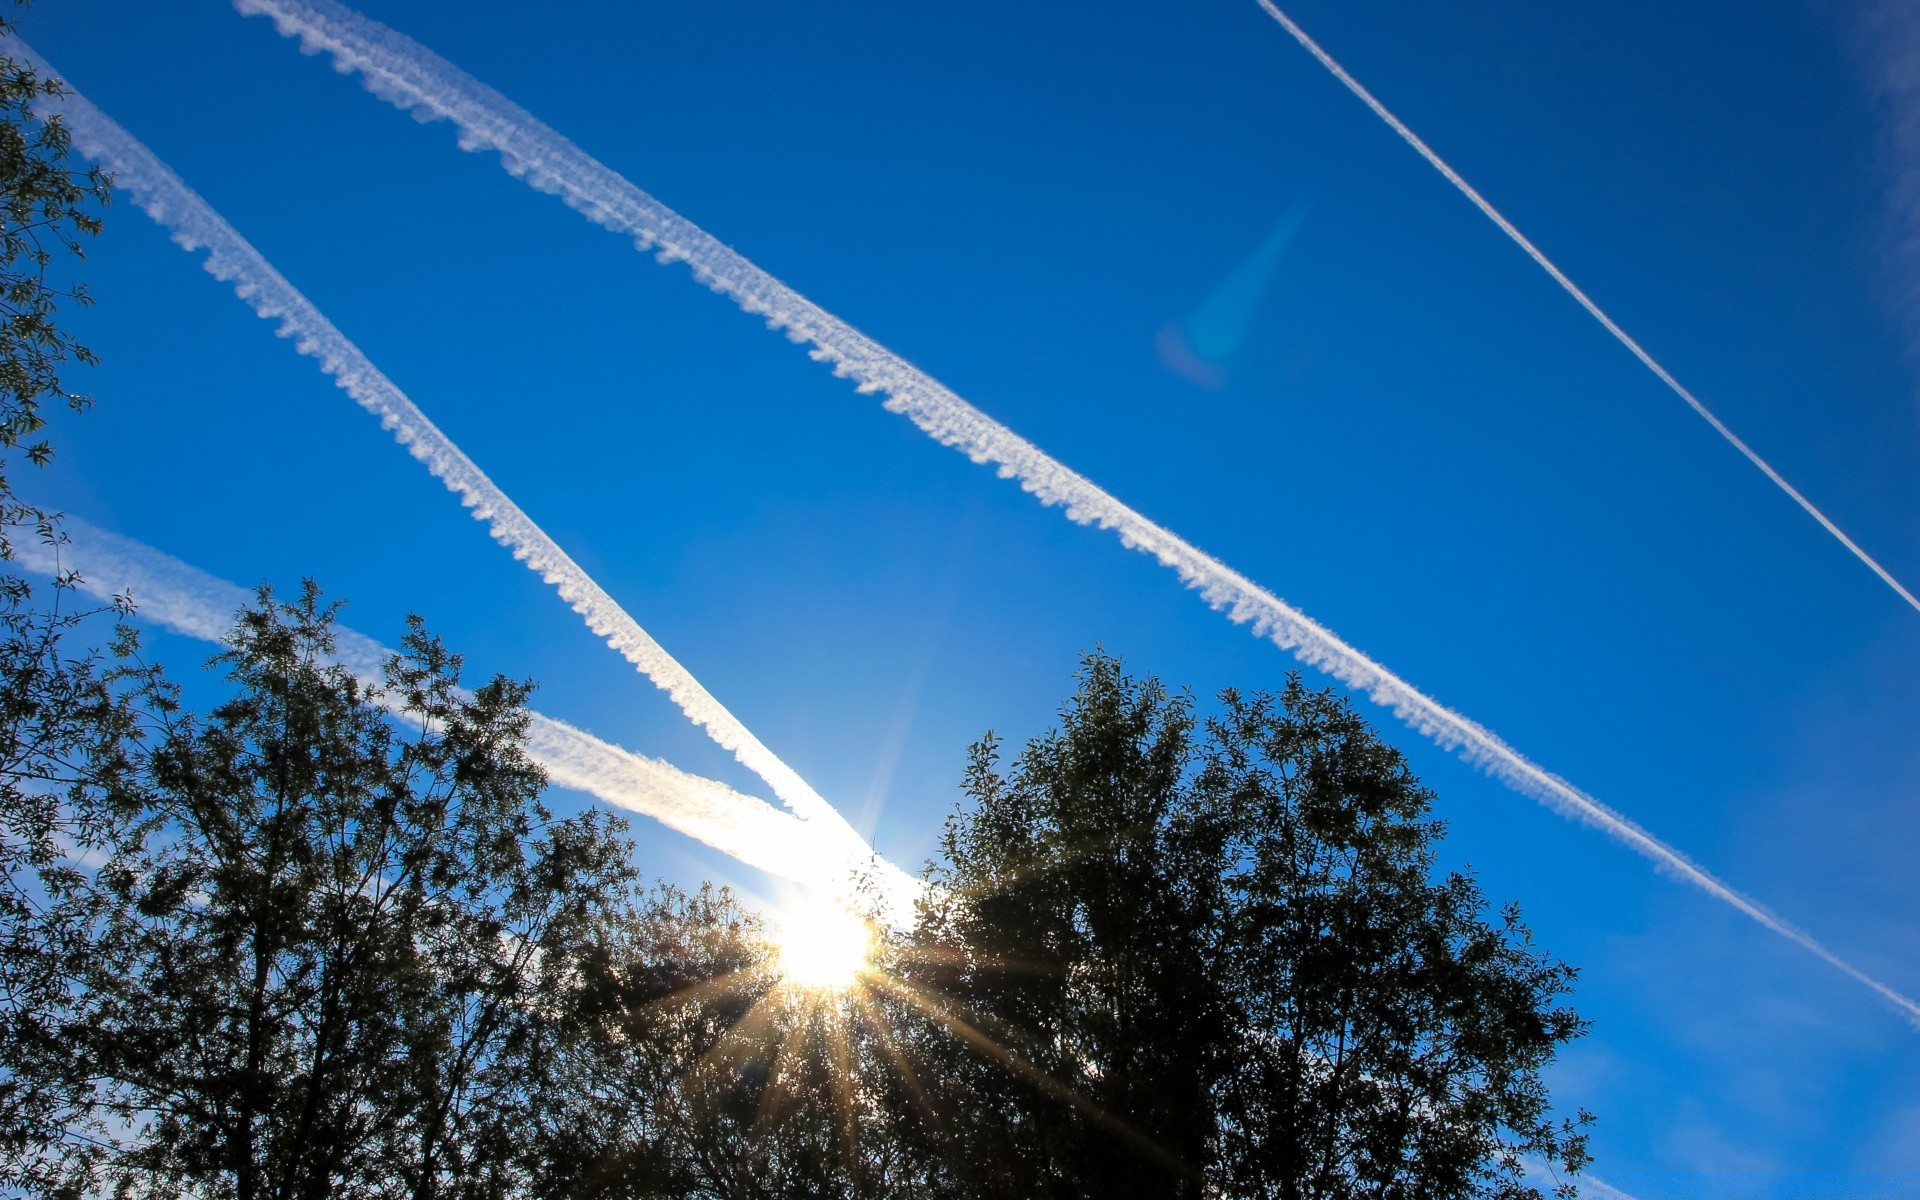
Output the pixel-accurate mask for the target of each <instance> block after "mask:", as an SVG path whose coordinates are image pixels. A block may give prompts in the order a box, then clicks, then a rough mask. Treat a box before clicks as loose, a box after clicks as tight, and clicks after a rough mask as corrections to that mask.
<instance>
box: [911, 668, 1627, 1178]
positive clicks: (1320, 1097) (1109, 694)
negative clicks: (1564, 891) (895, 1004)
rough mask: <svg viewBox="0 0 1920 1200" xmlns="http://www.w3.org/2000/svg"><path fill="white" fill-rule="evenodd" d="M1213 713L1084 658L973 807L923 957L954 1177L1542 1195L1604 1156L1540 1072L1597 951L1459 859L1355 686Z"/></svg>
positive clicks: (949, 863)
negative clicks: (1556, 937) (1058, 703)
mask: <svg viewBox="0 0 1920 1200" xmlns="http://www.w3.org/2000/svg"><path fill="white" fill-rule="evenodd" d="M1221 700H1222V711H1221V713H1220V714H1219V715H1218V716H1217V717H1214V718H1212V719H1209V720H1207V721H1206V722H1204V724H1200V723H1198V722H1197V721H1196V718H1195V715H1194V709H1193V705H1192V703H1191V702H1190V701H1189V700H1188V699H1187V698H1186V697H1185V696H1182V695H1174V694H1170V693H1168V692H1167V690H1166V689H1165V688H1164V687H1162V686H1161V684H1160V683H1159V682H1158V681H1156V680H1153V679H1146V680H1137V679H1133V678H1130V677H1128V676H1127V675H1126V674H1125V673H1124V672H1123V671H1122V669H1121V666H1120V664H1119V663H1118V661H1116V660H1115V659H1113V658H1110V657H1107V656H1105V655H1102V654H1094V655H1091V656H1089V657H1088V658H1087V659H1086V660H1085V661H1084V663H1083V666H1082V671H1081V675H1080V687H1079V691H1078V693H1077V694H1076V695H1075V697H1074V698H1073V700H1072V702H1071V703H1069V704H1068V705H1067V707H1066V708H1065V710H1064V711H1063V713H1062V715H1061V724H1060V727H1059V728H1058V729H1057V730H1055V731H1053V732H1051V733H1049V734H1046V735H1045V736H1042V737H1039V738H1036V739H1034V740H1033V741H1032V742H1030V743H1029V744H1028V745H1027V747H1026V748H1025V750H1024V751H1023V752H1022V753H1021V754H1020V755H1019V756H1018V757H1017V758H1016V759H1015V761H1014V763H1013V765H1012V768H1011V770H1003V769H1002V767H1001V761H1000V751H999V745H998V742H997V741H996V740H995V739H993V738H992V737H989V738H988V739H986V740H985V741H983V742H981V743H980V744H978V745H977V746H975V747H974V751H973V756H972V760H971V764H970V766H969V769H968V772H967V776H966V793H967V795H968V797H969V799H970V801H971V806H970V807H968V808H965V809H963V810H961V811H960V812H958V813H957V814H956V815H955V816H954V817H953V818H952V819H950V821H949V822H948V825H947V829H946V833H945V836H944V838H943V840H942V850H943V852H944V855H945V862H944V863H942V864H940V865H939V866H938V867H937V868H936V869H934V871H933V873H932V882H933V883H934V884H935V885H936V890H935V891H934V893H933V895H932V898H931V900H930V901H929V903H928V905H927V907H926V910H925V912H924V914H923V917H922V920H921V923H920V925H919V927H918V928H917V929H916V930H915V931H914V932H913V934H912V936H911V937H910V938H909V939H907V942H906V944H905V945H904V946H903V947H902V948H901V950H900V952H899V954H898V956H897V962H896V964H895V970H896V972H897V973H898V975H899V976H900V977H901V979H902V981H903V982H902V983H901V985H900V987H901V988H902V989H903V991H904V990H907V989H910V991H911V997H912V1005H911V1006H910V1007H913V1008H916V1009H918V1010H919V1011H921V1012H923V1013H927V1014H932V1015H933V1019H932V1020H930V1021H928V1022H926V1023H924V1024H923V1025H921V1026H920V1028H919V1031H918V1032H917V1033H916V1034H915V1035H914V1037H913V1041H914V1052H915V1054H916V1055H917V1056H918V1057H919V1059H920V1060H921V1061H922V1062H923V1064H925V1065H924V1066H923V1069H922V1072H921V1074H922V1075H923V1076H932V1077H934V1078H936V1080H937V1083H936V1086H937V1088H938V1090H939V1092H940V1093H941V1098H940V1102H939V1104H938V1109H939V1112H940V1118H941V1133H940V1135H939V1137H938V1138H937V1139H936V1141H937V1143H938V1145H939V1146H940V1147H941V1151H940V1154H939V1164H940V1165H939V1166H938V1169H937V1175H938V1177H939V1179H938V1182H939V1186H940V1188H941V1190H943V1191H945V1192H948V1193H950V1194H955V1195H965V1196H996V1197H1010V1198H1011V1197H1047V1196H1057V1197H1069V1196H1073V1197H1078V1196H1093V1195H1097V1196H1103V1197H1126V1196H1140V1197H1148V1196H1152V1197H1177V1196H1191V1197H1199V1196H1226V1197H1276V1198H1284V1200H1296V1198H1297V1200H1307V1198H1312V1200H1345V1198H1348V1197H1379V1198H1405V1200H1446V1198H1452V1197H1502V1198H1514V1197H1523V1196H1529V1195H1536V1194H1537V1193H1536V1192H1534V1191H1533V1190H1532V1189H1530V1188H1529V1187H1528V1186H1527V1185H1526V1184H1525V1182H1524V1175H1525V1169H1524V1165H1523V1160H1524V1159H1528V1158H1532V1159H1536V1160H1544V1161H1547V1162H1550V1163H1553V1164H1555V1165H1556V1166H1557V1167H1558V1168H1559V1169H1561V1170H1563V1171H1566V1172H1568V1173H1569V1174H1571V1173H1573V1172H1576V1171H1577V1170H1578V1169H1579V1168H1580V1167H1581V1166H1582V1165H1583V1164H1584V1162H1585V1136H1584V1133H1583V1126H1584V1124H1585V1123H1586V1122H1587V1121H1588V1120H1590V1118H1589V1117H1588V1116H1587V1115H1586V1114H1585V1113H1580V1114H1578V1115H1577V1116H1575V1117H1573V1118H1571V1119H1566V1120H1562V1121H1558V1122H1556V1121H1555V1120H1554V1119H1553V1118H1552V1116H1551V1114H1550V1106H1549V1098H1548V1096H1547V1093H1546V1090H1545V1087H1544V1085H1543V1084H1542V1082H1541V1070H1542V1069H1543V1068H1544V1067H1545V1066H1546V1065H1547V1063H1548V1062H1549V1061H1550V1060H1551V1058H1552V1056H1553V1054H1554V1053H1555V1051H1556V1050H1557V1049H1558V1048H1559V1047H1560V1046H1562V1045H1564V1044H1565V1043H1566V1042H1568V1041H1570V1040H1572V1039H1573V1038H1575V1037H1577V1036H1579V1035H1580V1034H1581V1033H1582V1032H1583V1030H1584V1028H1585V1026H1584V1023H1583V1022H1582V1021H1581V1020H1580V1019H1579V1018H1578V1017H1577V1016H1576V1015H1575V1014H1574V1012H1573V1011H1572V1010H1571V1009H1569V1008H1567V1007H1566V1006H1565V1005H1564V1004H1563V1003H1562V999H1563V997H1564V996H1565V995H1566V994H1567V993H1568V991H1569V990H1570V988H1571V986H1572V983H1573V980H1574V976H1575V972H1574V970H1573V969H1572V968H1571V967H1568V966H1565V965H1563V964H1561V963H1559V962H1557V961H1555V960H1553V959H1552V958H1550V957H1549V956H1547V955H1545V954H1544V953H1542V952H1540V951H1538V950H1537V949H1535V948H1534V947H1533V945H1532V943H1531V941H1530V938H1529V935H1528V933H1527V930H1526V928H1525V926H1523V925H1522V924H1521V922H1520V918H1519V914H1518V912H1517V910H1516V909H1514V908H1513V907H1511V906H1508V907H1506V908H1503V909H1501V910H1500V911H1499V912H1497V913H1490V912H1489V911H1488V906H1487V902H1486V900H1485V898H1484V897H1483V896H1482V894H1481V893H1480V891H1479V889H1478V888H1477V887H1476V886H1475V884H1474V883H1473V881H1472V879H1471V878H1470V877H1468V876H1467V875H1465V874H1462V873H1460V872H1447V873H1441V872H1439V871H1438V870H1437V868H1436V864H1435V850H1436V846H1437V844H1438V842H1439V840H1440V838H1441V836H1442V834H1443V827H1442V825H1441V824H1440V822H1438V821H1436V820H1434V819H1433V818H1432V817H1431V816H1430V815H1429V810H1430V807H1431V801H1432V796H1431V793H1429V792H1428V790H1427V789H1426V788H1425V787H1423V786H1422V785H1421V784H1420V783H1419V781H1418V780H1416V779H1415V778H1414V776H1413V775H1412V774H1411V773H1410V772H1409V770H1408V768H1407V765H1406V763H1405V761H1404V760H1403V759H1402V758H1401V756H1400V754H1399V753H1398V752H1397V751H1395V750H1394V749H1393V748H1392V747H1391V746H1389V745H1387V744H1386V743H1385V742H1383V741H1381V740H1380V738H1379V737H1378V736H1377V735H1376V734H1375V733H1374V732H1373V731H1372V730H1371V729H1370V728H1369V727H1368V726H1367V724H1366V723H1365V722H1364V721H1363V720H1362V719H1361V718H1360V717H1359V716H1358V715H1357V714H1356V713H1355V712H1354V711H1353V709H1352V707H1351V705H1350V704H1348V703H1347V702H1346V701H1345V700H1344V699H1341V698H1338V697H1336V696H1334V695H1333V694H1332V693H1330V692H1315V691H1312V690H1309V689H1308V688H1306V687H1305V686H1303V685H1302V684H1301V683H1300V682H1299V680H1298V679H1297V678H1296V679H1292V680H1290V681H1289V683H1288V684H1287V686H1286V687H1285V688H1284V689H1283V690H1282V691H1281V692H1280V693H1279V694H1278V695H1253V696H1243V695H1241V694H1240V693H1238V692H1233V691H1229V692H1227V693H1225V694H1224V695H1223V696H1222V698H1221Z"/></svg>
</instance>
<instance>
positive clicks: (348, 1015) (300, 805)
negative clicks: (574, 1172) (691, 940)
mask: <svg viewBox="0 0 1920 1200" xmlns="http://www.w3.org/2000/svg"><path fill="white" fill-rule="evenodd" d="M333 616H334V610H333V608H332V607H331V606H328V605H325V604H323V603H322V602H321V599H320V597H319V594H318V591H317V589H315V588H313V587H312V586H311V585H309V586H308V587H307V589H306V590H305V591H304V592H303V593H302V595H301V596H300V598H299V599H298V600H297V601H295V602H292V603H277V602H275V601H273V599H272V597H271V595H270V594H269V593H267V592H266V591H265V590H264V589H263V590H262V592H261V593H260V600H259V604H258V605H257V606H255V607H253V608H250V609H248V610H246V611H244V612H243V613H241V615H240V618H239V622H238V624H237V626H236V628H235V631H234V633H233V635H232V637H231V638H230V640H229V642H228V645H227V649H226V651H225V653H223V654H222V655H221V656H220V657H219V659H217V660H216V661H217V662H218V663H219V664H220V665H221V666H223V667H224V669H225V673H226V678H227V680H228V682H229V684H230V686H231V689H232V695H231V698H230V699H228V700H227V701H226V702H224V703H222V704H221V705H219V706H218V707H216V708H214V709H213V710H212V711H211V712H210V713H209V714H208V715H207V716H206V717H205V718H204V719H199V718H195V717H192V716H190V715H185V714H181V713H178V712H168V713H166V714H165V719H164V721H163V722H162V725H163V728H161V729H160V730H158V731H157V732H156V734H155V736H154V744H153V746H152V749H151V751H150V754H149V755H148V756H147V757H146V759H145V760H144V762H143V763H142V765H141V771H140V780H141V785H142V788H143V793H142V795H141V800H142V807H141V810H140V813H141V815H140V819H139V820H138V821H137V822H134V823H132V824H130V825H129V826H128V827H127V829H126V830H125V831H124V835H123V836H122V837H121V838H119V839H118V841H117V844H115V845H114V846H113V847H112V850H111V853H110V854H109V855H108V856H107V858H106V860H105V861H104V862H102V863H100V864H99V865H98V867H97V868H96V870H95V871H94V876H93V877H94V879H95V881H96V882H95V887H96V890H97V891H98V892H99V893H100V894H101V895H103V896H104V897H105V898H106V900H107V901H109V903H107V904H106V905H105V906H104V908H103V909H102V911H101V912H100V913H99V914H98V920H97V921H96V923H95V924H94V926H93V927H92V929H91V930H90V931H89V932H90V935H91V936H90V938H89V946H88V949H89V951H90V955H89V959H88V962H87V964H86V969H85V970H84V971H82V972H81V973H80V974H79V975H78V976H77V977H76V984H77V986H76V988H75V993H74V995H75V1000H74V1002H73V1004H72V1005H71V1006H70V1008H69V1009H68V1011H67V1012H66V1014H65V1016H66V1019H65V1020H64V1022H63V1023H62V1024H61V1026H60V1027H59V1028H58V1029H56V1030H54V1031H53V1032H54V1034H55V1036H56V1038H57V1040H59V1041H60V1042H62V1043H63V1044H65V1045H68V1046H71V1047H74V1048H76V1049H77V1051H78V1058H79V1060H81V1061H84V1062H85V1063H87V1064H88V1065H89V1067H90V1073H89V1076H88V1079H87V1083H88V1085H89V1086H90V1088H91V1089H92V1091H91V1094H90V1095H89V1096H88V1097H86V1098H85V1100H86V1103H85V1104H76V1105H75V1106H74V1112H75V1113H76V1114H78V1115H81V1116H90V1117H91V1119H90V1120H89V1121H86V1122H85V1123H84V1124H83V1123H81V1122H75V1124H74V1126H73V1127H71V1129H70V1133H71V1135H72V1139H70V1140H77V1142H78V1144H79V1145H81V1146H90V1147H92V1148H93V1150H94V1152H93V1153H92V1154H91V1156H90V1157H89V1158H88V1163H87V1165H88V1166H89V1168H90V1176H89V1177H88V1179H87V1183H88V1185H89V1186H90V1187H95V1188H104V1189H107V1190H122V1189H125V1190H131V1191H133V1192H136V1193H140V1194H148V1195H157V1196H168V1195H193V1196H198V1197H208V1198H214V1197H234V1198H236V1200H267V1198H272V1200H298V1198H318V1197H323V1196H325V1197H332V1196H407V1197H412V1198H415V1200H428V1198H432V1197H441V1196H445V1197H461V1196H481V1195H485V1196H495V1195H501V1194H506V1193H509V1192H515V1191H521V1190H524V1189H525V1183H526V1180H527V1178H528V1171H529V1170H530V1166H529V1163H528V1162H527V1159H526V1154H525V1150H526V1140H525V1139H524V1137H523V1136H522V1133H521V1130H522V1129H523V1127H525V1126H526V1125H528V1124H530V1123H531V1122H532V1121H533V1120H534V1119H535V1117H536V1114H537V1112H538V1110H539V1108H540V1107H541V1105H542V1104H543V1103H544V1102H545V1099H546V1097H547V1096H548V1095H549V1092H550V1090H551V1084H552V1079H553V1075H552V1074H551V1072H550V1070H549V1067H550V1065H551V1050H552V1048H553V1047H554V1046H555V1045H556V1044H557V1042H558V1040H559V1039H561V1038H562V1037H564V1031H563V1030H562V1028H561V1027H560V1025H561V1021H562V1019H563V1018H564V1015H565V1013H566V1012H567V1011H568V1009H569V1007H570V1006H569V1005H568V1004H567V1003H566V1001H565V996H566V995H567V993H568V992H569V990H570V989H571V988H572V987H573V986H574V983H575V978H576V975H575V965H576V963H577V962H578V961H579V958H578V955H577V954H576V953H575V949H574V947H575V946H576V944H578V943H579V942H580V939H581V938H582V937H583V936H584V935H585V933H586V932H587V931H588V930H589V929H590V928H592V927H594V926H595V925H596V924H597V923H599V922H602V921H603V920H604V919H605V916H606V913H607V912H608V911H610V910H612V909H613V908H615V907H617V906H619V905H620V904H621V903H622V902H623V898H624V897H625V896H626V895H627V893H628V892H629V891H630V889H631V885H632V881H633V869H632V867H631V865H630V863H629V848H628V846H627V843H626V842H625V840H624V839H623V838H621V837H620V836H619V829H618V826H617V823H616V822H615V821H613V820H612V819H610V818H609V817H607V816H606V815H604V814H602V813H598V812H589V813H587V814H584V815H581V816H578V817H574V818H569V819H567V820H555V819H554V818H553V816H552V814H551V813H550V812H549V811H548V810H547V809H546V808H545V807H544V806H543V804H542V803H541V801H540V799H539V794H540V792H541V790H542V788H543V786H544V783H545V780H544V776H543V775H542V773H541V772H540V770H539V769H538V768H537V767H536V766H535V765H534V764H532V763H531V762H530V761H528V760H527V758H526V757H525V755H524V753H523V751H522V750H521V746H520V742H521V738H522V735H523V734H524V731H525V726H526V721H527V716H526V713H525V710H524V709H523V708H522V707H521V705H522V701H523V700H524V699H525V697H526V694H527V689H526V687H525V686H524V685H520V684H514V683H511V682H509V681H506V680H503V679H495V680H493V681H491V682H489V683H487V684H486V685H484V686H482V687H480V688H479V689H477V690H476V691H474V692H473V693H472V694H470V695H469V694H467V693H465V692H463V691H462V690H461V689H460V687H459V685H458V677H459V665H460V664H459V660H458V658H457V657H456V656H454V655H451V654H450V653H448V652H447V650H446V649H445V647H444V646H442V645H441V643H440V642H439V641H437V640H436V639H434V638H432V637H431V636H429V635H428V634H426V633H425V632H424V630H423V629H422V628H421V627H420V626H419V623H418V622H417V621H415V622H413V624H412V626H411V629H410V632H409V634H408V636H407V637H406V639H405V641H404V643H403V649H402V651H401V653H400V654H399V655H397V656H395V657H394V658H393V659H392V660H391V662H390V663H389V664H388V667H387V672H386V679H385V682H384V684H383V685H380V686H370V685H368V684H365V683H363V682H362V681H360V680H358V679H356V678H355V677H354V676H352V675H351V674H349V673H348V672H346V671H345V670H344V669H343V668H340V667H338V666H335V665H331V664H330V661H329V654H330V652H331V650H332V625H333ZM71 1157H73V1156H72V1155H69V1158H71Z"/></svg>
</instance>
